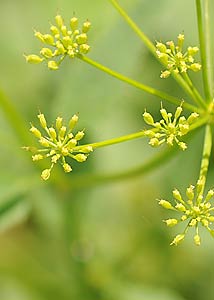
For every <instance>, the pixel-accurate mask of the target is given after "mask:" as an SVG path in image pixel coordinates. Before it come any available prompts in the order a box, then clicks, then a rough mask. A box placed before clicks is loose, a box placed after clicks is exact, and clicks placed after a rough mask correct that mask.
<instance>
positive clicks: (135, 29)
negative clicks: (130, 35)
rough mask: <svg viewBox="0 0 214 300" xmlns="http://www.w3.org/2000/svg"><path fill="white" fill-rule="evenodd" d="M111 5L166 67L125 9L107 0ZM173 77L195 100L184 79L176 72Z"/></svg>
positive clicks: (112, 0)
mask: <svg viewBox="0 0 214 300" xmlns="http://www.w3.org/2000/svg"><path fill="white" fill-rule="evenodd" d="M109 1H110V2H111V3H112V5H113V6H114V7H115V8H116V9H117V11H118V12H119V13H120V15H121V16H122V17H123V18H124V20H125V21H126V22H127V23H128V24H129V26H130V27H131V28H132V29H133V30H134V32H135V33H136V34H137V35H138V36H139V37H140V39H141V40H142V41H143V43H144V44H145V45H146V47H147V48H148V49H149V51H150V52H151V53H152V54H153V55H154V57H155V58H156V59H157V60H158V62H159V63H161V64H162V65H164V66H165V67H167V64H165V63H163V62H161V61H160V59H159V58H158V56H157V54H156V47H155V46H154V45H153V43H152V42H151V40H150V39H149V38H148V37H147V36H146V35H145V33H144V32H143V31H142V30H141V29H140V28H139V27H138V26H137V24H136V23H135V22H134V21H133V20H132V19H131V18H130V17H129V16H128V14H127V13H126V12H125V10H124V9H123V8H122V7H121V6H120V5H119V3H118V2H117V0H109ZM172 76H173V78H174V79H175V80H176V81H177V83H178V84H179V85H180V86H181V87H182V89H183V90H184V91H185V92H186V93H187V94H188V95H189V96H190V97H191V98H192V99H193V100H194V101H195V102H197V98H196V96H195V94H194V93H193V91H192V90H191V88H190V87H189V86H188V84H187V83H186V82H185V80H184V79H183V78H182V76H181V75H180V74H177V73H176V72H172Z"/></svg>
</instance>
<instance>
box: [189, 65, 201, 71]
mask: <svg viewBox="0 0 214 300" xmlns="http://www.w3.org/2000/svg"><path fill="white" fill-rule="evenodd" d="M190 69H191V70H192V71H194V72H198V71H200V70H201V64H199V63H194V64H191V66H190Z"/></svg>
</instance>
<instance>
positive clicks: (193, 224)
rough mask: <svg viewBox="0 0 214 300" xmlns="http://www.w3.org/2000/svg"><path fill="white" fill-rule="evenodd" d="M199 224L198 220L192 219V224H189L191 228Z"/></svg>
mask: <svg viewBox="0 0 214 300" xmlns="http://www.w3.org/2000/svg"><path fill="white" fill-rule="evenodd" d="M196 224H197V220H196V219H192V220H191V221H190V222H189V226H191V227H193V226H196Z"/></svg>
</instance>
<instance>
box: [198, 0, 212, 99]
mask: <svg viewBox="0 0 214 300" xmlns="http://www.w3.org/2000/svg"><path fill="white" fill-rule="evenodd" d="M204 3H205V5H204V7H203V8H204V14H203V8H202V3H201V0H196V10H197V20H198V35H199V42H200V49H201V62H202V76H203V84H204V93H205V97H206V100H207V102H209V103H210V102H211V101H212V63H211V55H210V30H209V0H204ZM203 15H204V20H203Z"/></svg>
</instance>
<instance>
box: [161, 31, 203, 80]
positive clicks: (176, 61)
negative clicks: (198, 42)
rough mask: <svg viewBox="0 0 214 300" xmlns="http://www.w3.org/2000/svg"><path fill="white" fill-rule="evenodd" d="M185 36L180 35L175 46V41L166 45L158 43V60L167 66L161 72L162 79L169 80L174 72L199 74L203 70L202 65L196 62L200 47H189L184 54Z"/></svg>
mask: <svg viewBox="0 0 214 300" xmlns="http://www.w3.org/2000/svg"><path fill="white" fill-rule="evenodd" d="M183 42H184V35H183V34H179V35H178V44H177V46H175V44H174V42H173V41H168V42H167V43H166V45H165V44H163V43H160V42H157V43H156V49H157V50H156V54H157V56H158V58H159V59H160V60H161V61H162V62H163V64H165V65H166V67H167V69H166V70H165V71H162V72H161V76H160V77H161V78H167V77H169V76H170V74H171V73H172V71H174V72H176V73H186V72H187V70H192V71H194V72H197V71H199V70H200V69H201V64H200V63H198V62H195V60H194V56H195V54H196V53H197V52H198V51H199V48H198V47H188V48H187V51H186V52H184V53H183Z"/></svg>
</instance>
